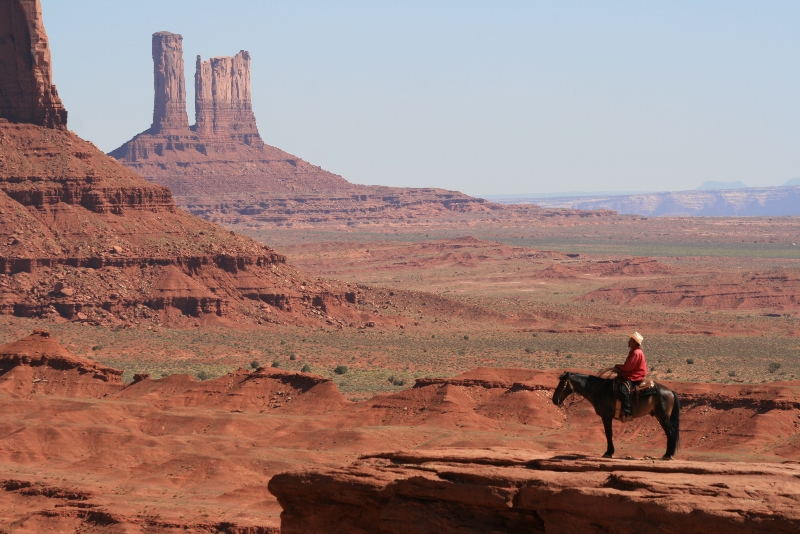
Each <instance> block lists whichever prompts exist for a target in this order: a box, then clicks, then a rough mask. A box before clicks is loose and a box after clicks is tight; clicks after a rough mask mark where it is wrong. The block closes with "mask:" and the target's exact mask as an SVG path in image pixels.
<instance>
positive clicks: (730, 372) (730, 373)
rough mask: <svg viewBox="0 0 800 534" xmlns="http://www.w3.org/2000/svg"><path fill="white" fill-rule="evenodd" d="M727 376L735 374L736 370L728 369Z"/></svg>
mask: <svg viewBox="0 0 800 534" xmlns="http://www.w3.org/2000/svg"><path fill="white" fill-rule="evenodd" d="M728 376H736V371H728Z"/></svg>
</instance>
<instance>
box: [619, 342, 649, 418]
mask: <svg viewBox="0 0 800 534" xmlns="http://www.w3.org/2000/svg"><path fill="white" fill-rule="evenodd" d="M643 341H644V338H643V337H642V334H640V333H639V332H634V333H633V334H630V335H628V348H629V349H630V352H628V358H627V359H626V360H625V363H623V364H617V365H615V366H614V369H616V371H617V381H618V382H619V396H620V402H621V403H622V409H623V410H624V412H625V419H626V420H627V419H630V418H631V415H632V414H631V391H633V388H634V387H636V386H638V385H639V384H641V383H642V381H643V380H644V377H645V376H647V362H646V361H645V359H644V352H642V342H643Z"/></svg>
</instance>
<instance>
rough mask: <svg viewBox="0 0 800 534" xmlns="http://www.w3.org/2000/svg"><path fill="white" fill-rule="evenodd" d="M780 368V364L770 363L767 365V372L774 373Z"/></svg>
mask: <svg viewBox="0 0 800 534" xmlns="http://www.w3.org/2000/svg"><path fill="white" fill-rule="evenodd" d="M780 368H781V364H780V363H779V362H772V363H770V364H769V367H768V368H767V369H768V370H769V372H770V373H774V372H775V371H777V370H778V369H780Z"/></svg>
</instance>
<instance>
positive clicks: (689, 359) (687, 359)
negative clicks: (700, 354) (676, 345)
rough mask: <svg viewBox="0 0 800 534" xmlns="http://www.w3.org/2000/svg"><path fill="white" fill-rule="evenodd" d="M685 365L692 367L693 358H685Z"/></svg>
mask: <svg viewBox="0 0 800 534" xmlns="http://www.w3.org/2000/svg"><path fill="white" fill-rule="evenodd" d="M686 363H688V364H689V365H693V364H694V358H686Z"/></svg>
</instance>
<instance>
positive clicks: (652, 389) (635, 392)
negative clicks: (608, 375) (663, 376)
mask: <svg viewBox="0 0 800 534" xmlns="http://www.w3.org/2000/svg"><path fill="white" fill-rule="evenodd" d="M620 387H627V384H626V383H625V382H617V381H615V382H614V393H615V394H616V403H615V405H614V419H618V420H619V421H623V422H626V420H625V419H623V416H624V415H625V414H624V413H623V412H622V401H620V400H619V393H618V391H619V388H620ZM655 394H656V383H655V382H653V381H652V380H643V381H642V383H641V384H639V385H638V386H634V387H633V389H631V392H630V399H631V406H633V405H634V403H636V402H638V401H639V398H641V397H649V396H650V395H655Z"/></svg>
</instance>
